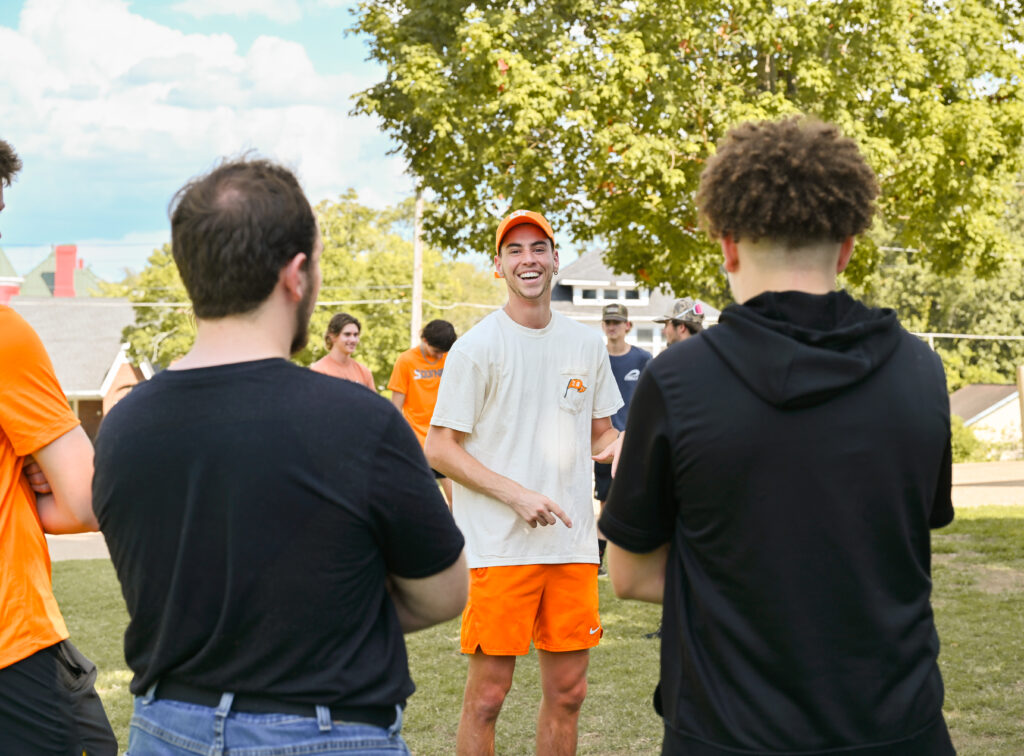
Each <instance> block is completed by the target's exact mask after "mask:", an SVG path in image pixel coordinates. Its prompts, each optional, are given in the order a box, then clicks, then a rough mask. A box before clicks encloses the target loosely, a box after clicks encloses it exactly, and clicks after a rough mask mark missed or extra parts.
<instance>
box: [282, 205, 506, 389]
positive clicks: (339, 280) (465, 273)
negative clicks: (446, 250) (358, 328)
mask: <svg viewBox="0 0 1024 756" xmlns="http://www.w3.org/2000/svg"><path fill="white" fill-rule="evenodd" d="M317 215H318V217H319V219H320V230H321V233H322V234H323V240H324V257H323V265H322V266H321V267H322V269H323V276H324V280H323V285H322V287H321V290H320V302H321V304H320V305H318V306H317V308H316V311H315V312H314V314H313V319H312V322H311V324H310V333H311V336H310V340H309V346H307V347H306V349H305V350H303V351H302V352H301V353H300V354H298V355H296V361H298V362H300V363H302V364H308V363H309V362H312V361H314V360H317V359H319V358H320V357H322V356H324V354H326V352H327V349H326V347H325V345H324V342H323V334H324V332H325V331H326V330H327V323H328V321H329V320H330V319H331V316H332V315H334V313H336V312H349V313H351V314H353V315H355V316H356V317H357V318H359V320H360V321H361V323H362V338H361V339H360V342H359V349H358V350H357V351H356V354H355V358H356V359H357V360H359V361H360V362H362V363H364V364H365V365H366V366H367V367H369V368H370V370H371V372H372V373H373V377H374V379H375V380H376V382H377V385H378V386H383V385H385V384H387V381H388V377H389V376H390V375H391V368H392V366H393V365H394V362H395V359H396V358H397V357H398V355H399V354H401V353H402V352H403V351H404V350H406V349H408V348H409V340H410V339H409V322H410V320H411V318H412V265H413V250H412V241H411V228H412V217H413V200H411V199H409V200H406V201H405V202H403V203H401V204H400V205H399V206H397V207H393V208H388V209H386V210H383V211H378V210H373V209H371V208H368V207H366V206H364V205H361V204H360V203H359V201H358V199H357V198H356V195H355V193H354V192H351V191H350V192H349V193H347V194H345V195H343V196H342V197H341V198H339V200H338V201H337V202H333V203H332V202H323V203H321V204H320V205H319V206H318V207H317ZM504 295H505V291H504V287H503V286H501V285H500V284H499V283H498V282H496V281H495V280H494V278H493V276H491V275H489V274H487V273H484V272H482V271H480V270H479V269H478V268H477V267H476V266H474V265H472V264H471V263H468V262H460V261H452V260H450V259H448V258H446V257H445V256H444V255H442V253H441V252H439V251H438V250H436V249H433V248H430V247H425V248H424V250H423V323H424V324H426V323H427V322H429V321H430V320H432V319H434V318H443V319H444V320H448V321H450V322H451V323H452V324H453V325H454V326H455V330H456V333H458V334H459V335H461V334H463V333H465V332H466V330H468V329H469V327H470V326H472V325H473V324H474V323H475V322H476V321H477V320H479V319H480V318H481V317H483V316H484V315H486V314H487V313H488V312H489V311H490V309H492V308H495V307H497V306H498V305H499V304H500V303H501V302H502V301H504ZM330 302H344V304H325V303H330ZM459 303H464V304H459Z"/></svg>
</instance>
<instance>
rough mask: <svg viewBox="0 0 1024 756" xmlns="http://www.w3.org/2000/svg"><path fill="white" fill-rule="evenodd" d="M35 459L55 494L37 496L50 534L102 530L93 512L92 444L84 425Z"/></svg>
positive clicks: (41, 519)
mask: <svg viewBox="0 0 1024 756" xmlns="http://www.w3.org/2000/svg"><path fill="white" fill-rule="evenodd" d="M32 456H33V457H34V458H35V461H36V462H37V463H38V464H39V467H40V468H41V469H42V472H43V473H44V475H45V476H46V480H47V482H48V483H49V485H50V488H51V489H52V491H53V493H50V494H37V495H36V511H37V512H38V513H39V521H40V522H41V523H42V525H43V530H45V531H46V532H47V533H54V534H60V533H87V532H90V531H93V530H98V529H99V524H98V523H97V522H96V516H95V515H94V514H93V511H92V458H93V451H92V442H91V441H89V437H88V436H86V435H85V431H84V430H82V427H81V426H77V427H75V428H72V429H71V430H70V431H68V432H67V433H65V434H64V435H63V436H60V437H59V438H57V439H55V440H54V441H51V442H50V443H49V444H47V445H46V446H44V447H43V448H41V449H36V450H35V451H34V452H33V453H32Z"/></svg>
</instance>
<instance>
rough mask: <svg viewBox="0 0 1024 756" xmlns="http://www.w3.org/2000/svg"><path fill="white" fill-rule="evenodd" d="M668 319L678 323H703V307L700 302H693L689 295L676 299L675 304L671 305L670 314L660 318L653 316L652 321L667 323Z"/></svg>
mask: <svg viewBox="0 0 1024 756" xmlns="http://www.w3.org/2000/svg"><path fill="white" fill-rule="evenodd" d="M670 320H674V321H676V322H680V323H681V322H687V323H696V324H697V325H701V324H703V323H704V307H703V306H702V305H701V303H700V302H695V301H694V300H693V299H691V298H690V297H683V298H682V299H677V300H676V302H675V304H674V305H672V313H671V314H670V315H663V316H662V317H660V318H655V319H654V322H655V323H667V322H668V321H670Z"/></svg>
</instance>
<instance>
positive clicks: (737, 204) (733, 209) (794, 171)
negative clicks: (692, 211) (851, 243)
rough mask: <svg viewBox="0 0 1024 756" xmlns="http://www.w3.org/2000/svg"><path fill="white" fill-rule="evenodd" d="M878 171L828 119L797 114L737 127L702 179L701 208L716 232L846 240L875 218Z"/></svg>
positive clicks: (736, 235) (750, 236) (714, 234)
mask: <svg viewBox="0 0 1024 756" xmlns="http://www.w3.org/2000/svg"><path fill="white" fill-rule="evenodd" d="M877 196H878V182H877V181H876V180H875V174H874V172H873V171H872V170H871V168H870V167H869V166H868V164H867V162H865V160H864V156H863V155H862V154H861V152H860V150H859V149H858V147H857V144H856V143H855V142H854V141H853V140H852V139H849V138H848V137H844V136H843V135H842V133H841V132H840V131H839V128H838V127H837V126H835V125H833V124H830V123H823V122H821V121H817V120H813V119H809V118H803V117H800V116H794V117H791V118H786V119H783V120H781V121H761V122H760V123H754V122H747V123H743V124H741V125H739V126H736V127H735V128H733V129H731V130H730V131H729V133H728V134H726V137H725V139H724V140H723V141H722V143H721V144H720V145H719V147H718V152H717V154H715V155H714V156H713V157H712V158H711V159H709V160H708V164H707V167H706V168H705V169H704V172H703V173H702V174H701V177H700V188H699V189H698V190H697V207H698V209H699V212H700V217H701V221H702V224H703V225H704V227H705V228H706V229H707V231H708V233H709V234H710V235H711V236H712V237H713V238H716V239H717V238H719V237H721V236H731V237H732V238H733V239H734V240H738V239H746V240H750V241H757V240H758V239H762V238H767V239H777V240H782V241H786V242H788V243H789V244H791V245H800V244H804V243H808V242H815V241H825V240H828V241H836V242H837V241H842V240H844V239H846V238H847V237H850V236H856V235H857V234H860V233H861V232H863V231H864V230H865V229H867V227H868V226H869V225H870V224H871V217H872V215H873V214H874V200H875V197H877Z"/></svg>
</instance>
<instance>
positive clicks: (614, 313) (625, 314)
mask: <svg viewBox="0 0 1024 756" xmlns="http://www.w3.org/2000/svg"><path fill="white" fill-rule="evenodd" d="M601 320H621V321H622V322H626V321H628V320H629V310H627V309H626V308H625V306H623V305H620V304H607V305H605V306H604V309H603V310H601Z"/></svg>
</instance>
